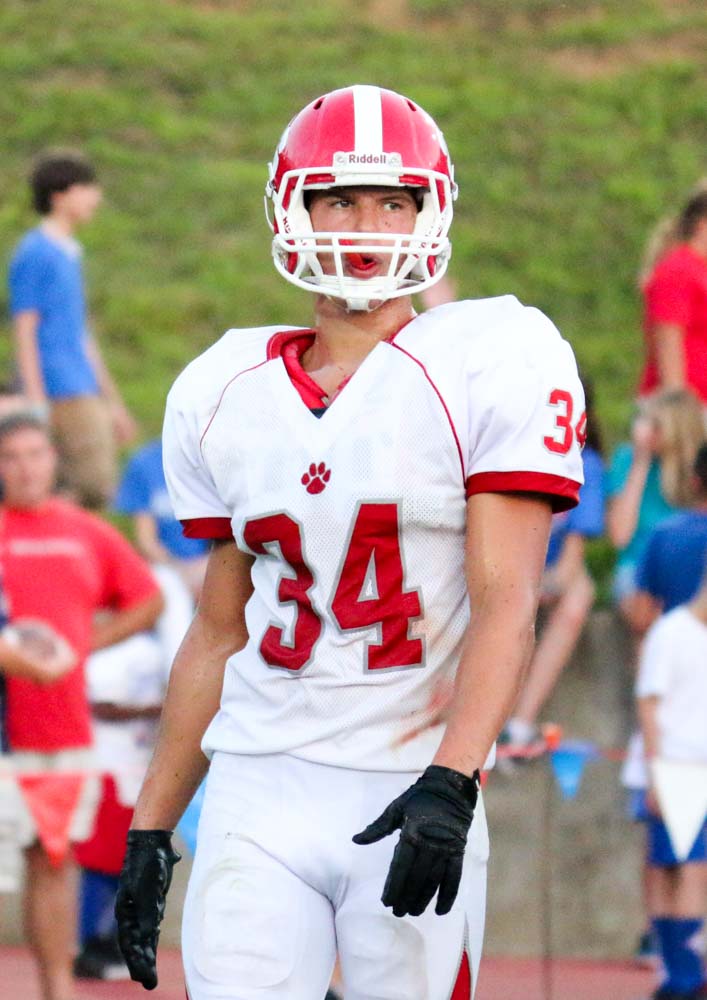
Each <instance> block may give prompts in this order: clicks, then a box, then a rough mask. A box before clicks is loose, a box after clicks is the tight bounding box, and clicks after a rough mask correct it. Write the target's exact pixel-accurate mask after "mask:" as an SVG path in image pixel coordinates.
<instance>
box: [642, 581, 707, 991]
mask: <svg viewBox="0 0 707 1000" xmlns="http://www.w3.org/2000/svg"><path fill="white" fill-rule="evenodd" d="M636 696H637V699H638V714H639V718H640V721H641V733H642V736H643V748H642V752H643V756H644V760H645V763H647V764H649V765H650V762H651V760H652V759H655V758H663V759H666V760H671V761H681V762H685V763H690V764H702V765H705V766H707V726H706V725H705V719H707V578H705V580H704V582H703V584H702V586H701V588H700V590H699V592H698V594H697V596H696V597H695V598H694V599H693V600H692V601H691V602H690V603H689V604H681V605H679V606H678V607H677V608H674V609H673V610H672V611H670V612H668V614H666V615H663V616H662V617H661V618H659V619H658V620H657V621H656V622H655V623H654V624H653V625H652V626H651V628H650V629H649V631H648V633H647V634H646V639H645V642H644V645H643V649H642V652H641V658H640V663H639V670H638V677H637V682H636ZM644 783H645V786H646V787H645V792H644V797H643V811H642V817H643V819H644V821H645V823H646V827H647V834H648V865H649V868H650V870H651V871H652V872H653V873H654V893H653V900H652V907H651V910H652V912H651V916H652V924H653V931H654V935H655V938H656V940H657V942H658V945H659V950H660V956H661V959H662V969H663V978H662V982H661V983H660V984H659V986H658V989H657V990H656V991H655V993H654V994H653V1000H705V998H707V984H706V983H705V966H704V959H703V956H702V952H701V947H700V942H701V936H702V931H703V927H704V912H705V903H706V902H707V817H705V821H704V822H703V824H702V827H701V829H700V830H699V832H698V833H697V836H696V837H695V840H694V842H693V845H692V847H691V849H690V851H689V852H688V854H687V857H686V858H685V859H684V860H681V859H679V858H678V857H677V856H676V854H675V851H674V848H673V844H672V842H671V838H670V833H669V830H668V828H667V826H666V824H665V822H664V821H663V817H662V816H661V813H660V806H659V803H658V798H657V795H656V793H655V790H654V788H653V785H652V777H651V774H650V772H649V770H646V772H645V775H644Z"/></svg>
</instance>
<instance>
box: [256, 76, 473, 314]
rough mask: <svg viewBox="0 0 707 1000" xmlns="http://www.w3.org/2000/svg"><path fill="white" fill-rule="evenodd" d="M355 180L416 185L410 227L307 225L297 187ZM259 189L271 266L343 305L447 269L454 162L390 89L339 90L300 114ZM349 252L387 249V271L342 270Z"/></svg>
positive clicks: (427, 282)
mask: <svg viewBox="0 0 707 1000" xmlns="http://www.w3.org/2000/svg"><path fill="white" fill-rule="evenodd" d="M360 185H375V186H384V187H395V188H400V187H405V188H419V189H421V191H422V192H423V195H422V204H421V208H420V211H419V212H418V216H417V222H416V224H415V230H414V232H413V233H412V234H404V233H400V234H391V233H385V234H383V233H322V232H314V231H313V229H312V223H311V219H310V215H309V212H308V211H307V208H306V206H305V195H304V193H305V191H315V190H325V189H327V188H331V187H342V186H351V187H354V186H356V187H358V186H360ZM265 195H266V200H265V210H266V215H267V218H268V222H269V223H270V226H271V228H272V230H273V232H274V239H273V246H272V252H273V259H274V261H275V267H276V268H277V270H278V271H279V272H280V274H281V275H282V276H283V277H284V278H286V279H287V280H288V281H290V282H292V284H294V285H297V287H298V288H304V289H306V290H307V291H311V292H319V293H323V294H325V295H328V296H334V297H335V298H340V299H344V300H345V302H346V304H347V306H348V308H349V309H358V310H361V309H362V310H370V309H373V308H376V307H377V306H378V305H380V304H381V303H382V302H385V301H387V300H388V299H394V298H399V297H400V296H402V295H410V294H411V293H412V292H419V291H422V290H423V289H425V288H429V287H430V286H431V285H433V284H435V282H437V281H439V279H440V278H441V277H442V275H443V274H444V272H445V271H446V269H447V263H448V261H449V257H450V254H451V244H450V242H449V239H448V237H447V234H448V232H449V227H450V224H451V221H452V212H453V209H452V203H453V201H454V199H455V198H456V196H457V186H456V184H455V183H454V168H453V166H452V163H451V160H450V159H449V153H448V151H447V146H446V143H445V141H444V137H443V136H442V133H441V132H440V130H439V129H438V128H437V126H436V125H435V123H434V121H433V120H432V118H430V116H429V115H428V114H427V113H426V112H425V111H423V110H422V108H420V107H418V105H416V104H414V103H413V102H412V101H411V100H409V99H408V98H407V97H403V96H401V95H400V94H396V93H395V92H394V91H392V90H383V89H382V88H380V87H371V86H353V87H345V88H344V89H342V90H334V91H332V92H331V93H330V94H325V95H324V96H323V97H319V98H317V100H316V101H313V102H312V103H311V104H309V105H308V106H307V107H306V108H304V110H303V111H300V113H299V114H298V115H296V116H295V117H294V118H293V119H292V121H291V122H290V124H289V125H288V127H287V128H286V129H285V132H284V134H283V136H282V138H281V139H280V143H279V145H278V147H277V150H276V152H275V157H274V159H273V162H272V163H271V164H270V176H269V180H268V183H267V185H266V188H265ZM269 202H270V203H271V204H272V218H271V216H270V212H269V211H268V207H269V205H268V203H269ZM382 241H385V244H384V245H382ZM352 252H354V253H356V254H365V253H375V254H377V255H380V254H381V253H387V254H389V255H390V264H389V267H388V270H387V273H386V274H385V275H382V276H374V277H371V278H370V279H365V278H354V277H351V276H350V275H347V274H346V273H345V269H344V263H343V258H344V256H345V254H346V253H349V254H351V253H352ZM319 253H326V254H329V255H332V256H333V258H334V262H335V268H336V273H335V274H333V275H330V274H324V273H323V271H322V267H321V264H320V262H319V259H318V257H317V255H318V254H319Z"/></svg>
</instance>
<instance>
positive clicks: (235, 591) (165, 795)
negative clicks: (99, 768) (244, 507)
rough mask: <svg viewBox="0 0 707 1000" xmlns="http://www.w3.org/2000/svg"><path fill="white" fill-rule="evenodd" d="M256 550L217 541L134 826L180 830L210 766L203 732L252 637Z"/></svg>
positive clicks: (182, 648)
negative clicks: (229, 669) (232, 663)
mask: <svg viewBox="0 0 707 1000" xmlns="http://www.w3.org/2000/svg"><path fill="white" fill-rule="evenodd" d="M250 564H251V559H250V557H249V556H247V555H245V554H244V553H243V552H240V551H239V549H238V548H237V547H236V544H235V542H233V541H224V542H216V543H215V544H214V547H213V549H212V551H211V555H210V556H209V563H208V568H207V571H206V577H205V580H204V588H203V592H202V596H201V600H200V602H199V607H198V608H197V611H196V614H195V616H194V620H193V622H192V624H191V626H190V628H189V631H188V632H187V634H186V636H185V637H184V641H183V642H182V645H181V646H180V649H179V652H178V653H177V656H176V659H175V661H174V665H173V667H172V672H171V674H170V679H169V686H168V688H167V695H166V698H165V703H164V708H163V710H162V719H161V723H160V732H159V737H158V740H157V746H156V748H155V753H154V755H153V758H152V762H151V764H150V767H149V769H148V772H147V775H146V777H145V782H144V784H143V787H142V791H141V793H140V797H139V799H138V802H137V805H136V807H135V816H134V819H133V829H143V830H155V829H161V830H172V829H174V827H175V826H176V824H177V822H178V820H179V818H180V816H181V815H182V813H183V812H184V810H185V808H186V806H187V804H188V803H189V801H190V799H191V797H192V796H193V794H194V792H195V791H196V789H197V788H198V786H199V783H200V781H201V779H202V778H203V777H204V774H205V773H206V770H207V760H206V758H205V757H204V755H203V753H202V752H201V748H200V745H201V738H202V736H203V735H204V732H205V730H206V727H207V726H208V724H209V722H211V719H212V718H213V717H214V715H215V714H216V711H217V709H218V706H219V699H220V696H221V688H222V686H223V673H224V668H225V665H226V660H227V659H228V657H229V656H230V655H231V654H232V653H234V652H236V650H238V649H241V648H242V647H243V646H244V645H245V644H246V642H247V638H248V636H247V632H246V626H245V614H244V612H245V605H246V602H247V600H248V598H249V597H250V593H251V590H252V585H251V581H250Z"/></svg>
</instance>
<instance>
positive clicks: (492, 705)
mask: <svg viewBox="0 0 707 1000" xmlns="http://www.w3.org/2000/svg"><path fill="white" fill-rule="evenodd" d="M467 507H468V515H467V535H466V565H467V571H466V575H467V585H468V589H469V602H470V605H471V619H470V622H469V627H468V631H467V637H466V641H465V644H464V650H463V652H462V656H461V659H460V661H459V667H458V669H457V675H456V682H455V690H454V697H453V699H452V703H451V709H450V713H449V717H448V721H447V729H446V732H445V735H444V738H443V740H442V743H441V745H440V748H439V750H438V752H437V754H436V756H435V759H434V763H435V764H441V765H444V766H445V767H451V768H454V769H455V770H457V771H461V772H463V773H464V774H467V775H471V774H473V772H474V771H475V770H476V769H477V768H481V767H483V764H484V761H485V760H486V758H487V756H488V753H489V751H490V749H491V747H492V745H493V742H494V740H495V739H496V737H497V736H498V734H499V732H500V730H501V728H502V727H503V724H504V722H505V721H506V718H507V717H508V714H509V713H510V711H511V709H512V708H513V703H514V701H515V699H516V697H517V695H518V691H519V689H520V685H521V682H522V679H523V675H524V671H525V670H526V668H527V666H528V664H529V662H530V657H531V654H532V649H533V642H534V637H535V615H536V612H537V607H538V601H539V597H540V589H541V585H542V573H543V568H544V565H545V554H546V552H547V542H548V537H549V534H550V519H551V509H550V504H549V503H548V502H547V501H545V500H542V499H534V498H530V497H527V496H526V497H522V496H512V495H503V494H496V493H481V494H479V495H478V496H473V497H471V498H470V499H469V501H468V505H467Z"/></svg>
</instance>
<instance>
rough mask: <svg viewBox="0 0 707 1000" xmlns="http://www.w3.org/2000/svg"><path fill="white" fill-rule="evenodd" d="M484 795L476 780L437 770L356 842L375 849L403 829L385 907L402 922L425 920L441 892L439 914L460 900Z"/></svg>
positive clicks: (427, 774) (387, 883)
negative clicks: (472, 829) (470, 842)
mask: <svg viewBox="0 0 707 1000" xmlns="http://www.w3.org/2000/svg"><path fill="white" fill-rule="evenodd" d="M478 795H479V772H478V771H474V774H473V775H472V777H471V778H469V777H467V776H466V775H465V774H461V773H460V772H459V771H454V770H453V769H452V768H451V767H439V766H438V765H436V764H432V765H431V766H430V767H428V768H427V770H426V771H425V773H424V774H423V775H421V777H419V778H418V779H417V781H416V782H415V784H414V785H412V786H411V787H410V788H408V789H407V790H406V791H404V792H403V794H402V795H399V796H398V798H397V799H395V800H394V801H393V802H391V803H390V805H389V806H388V808H387V809H385V810H384V812H383V813H381V815H380V816H379V817H378V819H377V820H375V821H374V822H373V823H371V824H370V825H369V826H367V827H366V829H365V830H363V831H362V832H361V833H357V834H356V836H355V837H354V838H353V841H354V844H373V843H375V842H376V841H377V840H382V839H383V837H387V836H388V835H389V834H391V833H392V832H393V830H397V829H398V828H400V830H401V833H400V840H399V841H398V843H397V846H396V848H395V853H394V854H393V860H392V861H391V863H390V869H389V870H388V878H387V879H386V880H385V888H384V889H383V896H382V900H383V905H384V906H392V908H393V913H394V914H395V916H396V917H404V916H405V914H406V913H409V914H410V916H411V917H419V915H420V914H421V913H423V912H424V911H425V909H426V908H427V905H428V903H429V902H430V900H431V899H432V898H433V896H434V895H435V893H436V892H437V890H438V889H439V895H438V897H437V905H436V906H435V913H437V914H439V915H440V916H441V915H442V914H444V913H449V911H450V910H451V908H452V904H453V903H454V900H455V899H456V898H457V891H458V890H459V881H460V879H461V874H462V864H463V862H464V848H465V847H466V838H467V834H468V832H469V827H470V826H471V820H472V818H473V815H474V807H475V806H476V800H477V798H478Z"/></svg>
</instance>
